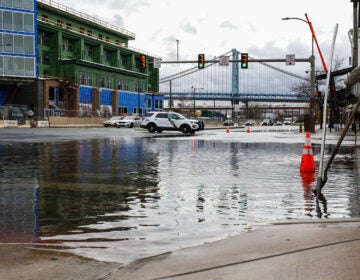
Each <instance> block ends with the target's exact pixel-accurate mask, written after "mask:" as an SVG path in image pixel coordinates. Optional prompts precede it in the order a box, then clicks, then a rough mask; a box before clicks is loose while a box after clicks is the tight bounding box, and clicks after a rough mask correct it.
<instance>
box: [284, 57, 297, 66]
mask: <svg viewBox="0 0 360 280" xmlns="http://www.w3.org/2000/svg"><path fill="white" fill-rule="evenodd" d="M286 65H287V66H289V65H295V54H287V55H286Z"/></svg>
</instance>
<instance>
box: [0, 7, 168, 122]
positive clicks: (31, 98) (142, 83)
mask: <svg viewBox="0 0 360 280" xmlns="http://www.w3.org/2000/svg"><path fill="white" fill-rule="evenodd" d="M36 2H37V3H36V6H37V8H36V11H37V13H36V14H37V22H36V25H37V26H36V30H37V77H36V78H35V80H34V81H33V82H32V84H29V83H28V81H27V83H26V84H23V86H20V87H18V90H17V92H16V94H14V95H13V98H12V100H10V101H11V103H12V104H30V105H31V107H32V109H34V111H35V114H36V115H37V116H39V117H41V116H42V115H43V112H44V109H45V111H46V110H47V109H49V111H51V110H64V111H69V112H70V111H74V112H76V111H79V110H80V111H84V110H85V111H88V112H89V111H91V112H98V114H106V115H118V114H134V113H137V114H144V113H146V111H149V110H162V108H163V96H162V95H161V94H159V69H157V68H154V67H153V61H154V58H157V57H156V56H155V55H152V54H149V53H147V52H146V51H141V50H137V49H134V48H131V47H129V41H130V40H135V34H134V33H132V32H130V31H127V30H125V29H122V28H120V27H118V26H115V25H113V24H109V23H107V22H104V21H102V20H101V19H98V18H94V17H92V16H89V15H87V14H84V13H82V12H79V11H76V10H74V9H72V8H69V7H66V6H64V5H62V4H59V3H56V2H54V1H51V0H38V1H36ZM144 59H145V60H146V61H144ZM5 78H6V77H5ZM2 80H3V81H4V77H2ZM24 85H26V86H24ZM0 86H1V85H0ZM7 102H8V103H9V98H7ZM0 105H4V104H0Z"/></svg>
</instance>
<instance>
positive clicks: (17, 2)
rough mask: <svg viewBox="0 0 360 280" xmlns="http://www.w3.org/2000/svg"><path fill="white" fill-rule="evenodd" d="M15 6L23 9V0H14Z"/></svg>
mask: <svg viewBox="0 0 360 280" xmlns="http://www.w3.org/2000/svg"><path fill="white" fill-rule="evenodd" d="M13 7H14V8H18V9H21V8H22V0H13Z"/></svg>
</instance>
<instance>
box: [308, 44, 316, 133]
mask: <svg viewBox="0 0 360 280" xmlns="http://www.w3.org/2000/svg"><path fill="white" fill-rule="evenodd" d="M312 46H313V47H312V51H314V39H313V40H312ZM310 64H311V79H310V80H311V81H310V106H309V107H310V120H309V121H310V125H309V132H311V133H314V132H315V91H316V88H315V56H314V52H312V55H311V57H310Z"/></svg>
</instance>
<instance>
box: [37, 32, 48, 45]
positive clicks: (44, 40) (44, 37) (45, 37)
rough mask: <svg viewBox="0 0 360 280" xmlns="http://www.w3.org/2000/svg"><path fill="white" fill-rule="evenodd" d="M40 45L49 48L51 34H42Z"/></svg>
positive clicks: (40, 35)
mask: <svg viewBox="0 0 360 280" xmlns="http://www.w3.org/2000/svg"><path fill="white" fill-rule="evenodd" d="M38 40H39V45H41V46H49V34H48V33H46V32H43V33H40V34H39V37H38Z"/></svg>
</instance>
